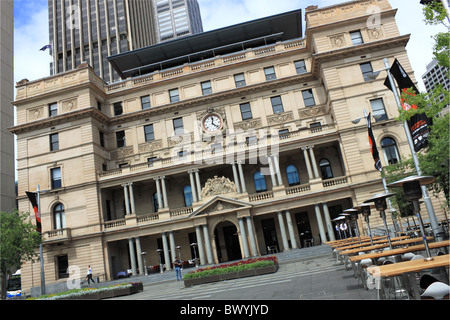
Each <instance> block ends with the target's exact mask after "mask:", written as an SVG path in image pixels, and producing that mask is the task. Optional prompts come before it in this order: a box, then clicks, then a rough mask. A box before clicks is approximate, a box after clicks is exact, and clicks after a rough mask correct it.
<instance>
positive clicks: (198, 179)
mask: <svg viewBox="0 0 450 320" xmlns="http://www.w3.org/2000/svg"><path fill="white" fill-rule="evenodd" d="M194 172H195V183H196V185H197V197H198V201H202V185H201V184H200V173H199V171H198V169H195V170H194Z"/></svg>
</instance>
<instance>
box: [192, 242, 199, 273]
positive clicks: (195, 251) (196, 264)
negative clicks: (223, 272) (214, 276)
mask: <svg viewBox="0 0 450 320" xmlns="http://www.w3.org/2000/svg"><path fill="white" fill-rule="evenodd" d="M191 246H192V247H193V248H194V259H195V267H196V268H198V260H197V250H196V247H197V243H196V242H193V243H191Z"/></svg>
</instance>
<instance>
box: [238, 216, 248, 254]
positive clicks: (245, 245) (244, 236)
mask: <svg viewBox="0 0 450 320" xmlns="http://www.w3.org/2000/svg"><path fill="white" fill-rule="evenodd" d="M238 221H239V231H240V233H241V240H242V247H243V249H244V258H248V257H249V256H250V252H249V251H248V241H247V232H246V231H245V226H244V218H239V219H238Z"/></svg>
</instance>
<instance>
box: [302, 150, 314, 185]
mask: <svg viewBox="0 0 450 320" xmlns="http://www.w3.org/2000/svg"><path fill="white" fill-rule="evenodd" d="M302 150H303V156H304V157H305V162H306V170H307V171H308V177H309V180H311V179H314V176H313V172H312V169H311V162H310V161H309V156H308V148H307V147H302Z"/></svg>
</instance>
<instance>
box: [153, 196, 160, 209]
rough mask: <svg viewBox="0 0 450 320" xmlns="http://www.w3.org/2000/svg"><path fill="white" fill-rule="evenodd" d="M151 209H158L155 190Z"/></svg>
mask: <svg viewBox="0 0 450 320" xmlns="http://www.w3.org/2000/svg"><path fill="white" fill-rule="evenodd" d="M153 209H154V211H153V212H158V209H159V204H158V193H157V192H155V193H154V194H153Z"/></svg>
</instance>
